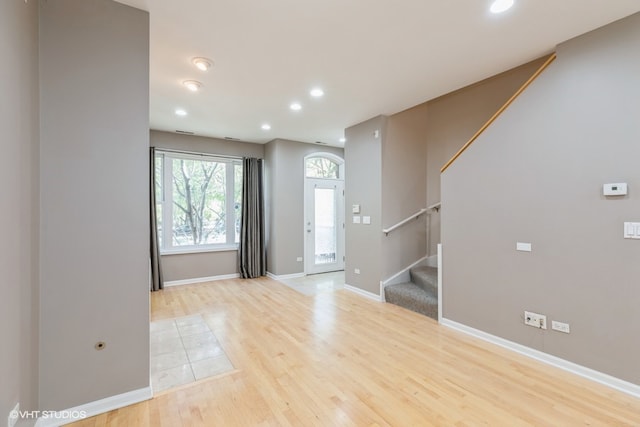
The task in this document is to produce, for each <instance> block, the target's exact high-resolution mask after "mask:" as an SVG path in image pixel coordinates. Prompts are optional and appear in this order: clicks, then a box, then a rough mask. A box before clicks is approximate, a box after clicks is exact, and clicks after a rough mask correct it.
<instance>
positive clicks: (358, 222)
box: [353, 215, 360, 224]
mask: <svg viewBox="0 0 640 427" xmlns="http://www.w3.org/2000/svg"><path fill="white" fill-rule="evenodd" d="M353 223H354V224H360V215H354V216H353Z"/></svg>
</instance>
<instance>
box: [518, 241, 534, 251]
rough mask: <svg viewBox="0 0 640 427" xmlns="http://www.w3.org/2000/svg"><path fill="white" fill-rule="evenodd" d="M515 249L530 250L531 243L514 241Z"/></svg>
mask: <svg viewBox="0 0 640 427" xmlns="http://www.w3.org/2000/svg"><path fill="white" fill-rule="evenodd" d="M516 251H522V252H531V243H523V242H516Z"/></svg>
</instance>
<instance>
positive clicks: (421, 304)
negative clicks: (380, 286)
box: [384, 283, 438, 319]
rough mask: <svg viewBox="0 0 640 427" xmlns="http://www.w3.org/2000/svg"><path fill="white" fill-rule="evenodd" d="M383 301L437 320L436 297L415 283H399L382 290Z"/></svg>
mask: <svg viewBox="0 0 640 427" xmlns="http://www.w3.org/2000/svg"><path fill="white" fill-rule="evenodd" d="M384 295H385V300H386V301H387V302H388V303H391V304H395V305H399V306H400V307H404V308H406V309H409V310H412V311H415V312H416V313H420V314H424V315H425V316H429V317H431V318H433V319H437V318H438V297H437V295H436V294H435V293H434V292H432V291H431V290H429V289H425V288H423V287H421V286H418V285H416V284H415V283H399V284H397V285H389V286H387V287H385V288H384Z"/></svg>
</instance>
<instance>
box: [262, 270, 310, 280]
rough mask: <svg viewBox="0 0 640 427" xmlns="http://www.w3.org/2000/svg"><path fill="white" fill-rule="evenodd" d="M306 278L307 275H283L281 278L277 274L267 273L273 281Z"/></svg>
mask: <svg viewBox="0 0 640 427" xmlns="http://www.w3.org/2000/svg"><path fill="white" fill-rule="evenodd" d="M304 276H306V274H304V273H293V274H282V275H280V276H276V275H275V274H273V273H270V272H268V271H267V277H268V278H270V279H273V280H288V279H297V278H299V277H304Z"/></svg>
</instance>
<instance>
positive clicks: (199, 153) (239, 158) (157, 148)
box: [153, 147, 243, 160]
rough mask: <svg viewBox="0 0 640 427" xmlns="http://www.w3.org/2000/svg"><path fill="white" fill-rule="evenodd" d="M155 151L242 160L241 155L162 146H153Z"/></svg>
mask: <svg viewBox="0 0 640 427" xmlns="http://www.w3.org/2000/svg"><path fill="white" fill-rule="evenodd" d="M153 148H155V149H156V151H164V152H167V153H176V154H188V155H190V156H201V157H218V158H223V159H232V160H242V158H243V157H242V156H229V155H226V154H210V153H202V152H197V151H186V150H175V149H172V148H162V147H153Z"/></svg>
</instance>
